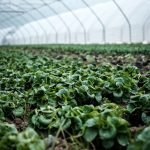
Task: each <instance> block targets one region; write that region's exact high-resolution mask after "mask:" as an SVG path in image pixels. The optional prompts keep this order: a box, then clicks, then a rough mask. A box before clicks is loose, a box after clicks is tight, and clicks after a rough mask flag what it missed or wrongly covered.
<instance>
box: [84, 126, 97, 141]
mask: <svg viewBox="0 0 150 150" xmlns="http://www.w3.org/2000/svg"><path fill="white" fill-rule="evenodd" d="M97 134H98V130H97V129H96V128H86V129H85V132H84V135H83V137H84V139H85V140H86V141H87V142H92V141H93V140H94V139H95V138H96V136H97Z"/></svg>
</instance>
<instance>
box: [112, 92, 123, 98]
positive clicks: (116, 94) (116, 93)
mask: <svg viewBox="0 0 150 150" xmlns="http://www.w3.org/2000/svg"><path fill="white" fill-rule="evenodd" d="M113 95H114V97H117V98H120V97H122V95H123V91H113Z"/></svg>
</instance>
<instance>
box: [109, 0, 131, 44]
mask: <svg viewBox="0 0 150 150" xmlns="http://www.w3.org/2000/svg"><path fill="white" fill-rule="evenodd" d="M112 1H113V2H114V4H115V6H116V7H117V8H118V9H119V11H120V12H121V14H122V15H123V17H124V18H125V20H126V22H127V24H128V27H129V42H130V43H131V42H132V27H131V23H130V21H129V19H128V17H127V15H126V14H125V12H124V11H123V10H122V8H121V7H120V6H119V4H118V3H117V2H116V0H112Z"/></svg>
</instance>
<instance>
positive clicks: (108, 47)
mask: <svg viewBox="0 0 150 150" xmlns="http://www.w3.org/2000/svg"><path fill="white" fill-rule="evenodd" d="M1 48H3V49H5V48H6V49H10V48H11V49H18V48H19V49H30V50H32V49H38V50H39V49H44V50H46V49H48V50H52V51H58V52H60V51H63V52H65V51H67V52H73V53H74V52H79V53H80V52H90V53H95V52H98V53H110V54H112V53H125V54H127V53H132V54H133V53H134V54H135V53H137V54H140V53H141V54H144V53H145V54H149V53H150V44H142V43H138V44H101V45H100V44H86V45H85V44H42V45H40V44H38V45H13V46H9V45H7V46H1Z"/></svg>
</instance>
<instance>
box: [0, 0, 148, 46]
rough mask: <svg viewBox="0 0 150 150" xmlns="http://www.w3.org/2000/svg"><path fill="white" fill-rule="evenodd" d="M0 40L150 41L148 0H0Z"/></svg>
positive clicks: (25, 42) (55, 42)
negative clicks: (131, 0)
mask: <svg viewBox="0 0 150 150" xmlns="http://www.w3.org/2000/svg"><path fill="white" fill-rule="evenodd" d="M0 9H1V10H0V13H1V17H0V22H1V23H0V35H1V36H0V43H1V45H7V44H45V43H51V44H90V43H100V44H102V43H140V42H144V43H148V42H149V41H150V30H149V26H150V25H149V24H150V21H149V20H150V14H149V9H150V1H148V0H134V1H133V2H132V3H131V2H130V0H71V1H70V0H32V1H30V0H24V1H22V0H14V1H11V0H1V2H0Z"/></svg>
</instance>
